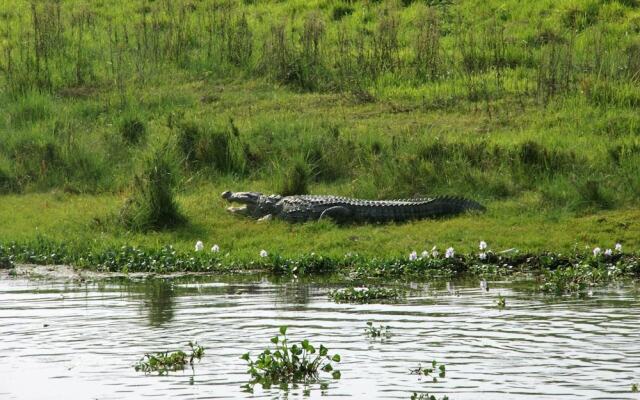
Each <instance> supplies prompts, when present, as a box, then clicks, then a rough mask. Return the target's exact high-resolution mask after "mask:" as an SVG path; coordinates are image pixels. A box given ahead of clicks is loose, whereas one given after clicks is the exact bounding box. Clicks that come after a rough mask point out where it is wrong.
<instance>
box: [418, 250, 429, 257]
mask: <svg viewBox="0 0 640 400" xmlns="http://www.w3.org/2000/svg"><path fill="white" fill-rule="evenodd" d="M420 255H421V256H422V258H429V252H428V251H426V250H425V251H423V252H422V254H420Z"/></svg>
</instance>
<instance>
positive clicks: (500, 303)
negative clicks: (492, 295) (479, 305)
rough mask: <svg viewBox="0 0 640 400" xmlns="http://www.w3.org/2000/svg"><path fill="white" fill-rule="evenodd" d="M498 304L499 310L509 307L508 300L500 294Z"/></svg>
mask: <svg viewBox="0 0 640 400" xmlns="http://www.w3.org/2000/svg"><path fill="white" fill-rule="evenodd" d="M496 304H497V305H498V308H499V309H501V310H502V309H504V308H505V307H506V306H507V298H506V297H504V296H503V295H501V294H498V300H496Z"/></svg>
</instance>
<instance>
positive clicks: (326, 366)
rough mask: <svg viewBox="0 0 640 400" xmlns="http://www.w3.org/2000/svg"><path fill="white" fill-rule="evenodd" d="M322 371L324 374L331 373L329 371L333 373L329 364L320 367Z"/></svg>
mask: <svg viewBox="0 0 640 400" xmlns="http://www.w3.org/2000/svg"><path fill="white" fill-rule="evenodd" d="M322 370H323V371H324V372H331V371H333V367H332V366H331V364H327V365H325V366H324V367H322Z"/></svg>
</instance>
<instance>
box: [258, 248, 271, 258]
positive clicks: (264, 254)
mask: <svg viewBox="0 0 640 400" xmlns="http://www.w3.org/2000/svg"><path fill="white" fill-rule="evenodd" d="M268 255H269V253H267V251H266V250H264V249H263V250H260V257H262V258H264V257H266V256H268Z"/></svg>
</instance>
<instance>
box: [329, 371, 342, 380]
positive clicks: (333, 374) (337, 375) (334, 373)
mask: <svg viewBox="0 0 640 400" xmlns="http://www.w3.org/2000/svg"><path fill="white" fill-rule="evenodd" d="M331 376H332V377H333V379H340V376H341V375H340V371H333V373H332V374H331Z"/></svg>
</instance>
